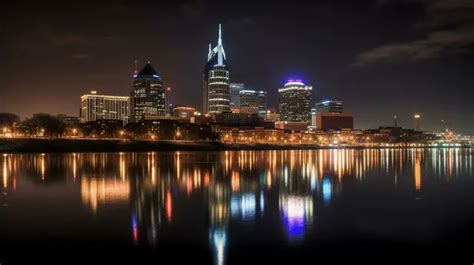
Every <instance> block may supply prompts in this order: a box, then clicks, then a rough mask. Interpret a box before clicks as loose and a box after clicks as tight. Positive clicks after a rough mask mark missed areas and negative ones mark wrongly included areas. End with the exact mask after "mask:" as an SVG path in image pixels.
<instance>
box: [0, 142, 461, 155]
mask: <svg viewBox="0 0 474 265" xmlns="http://www.w3.org/2000/svg"><path fill="white" fill-rule="evenodd" d="M450 147H453V146H449V147H430V146H423V147H410V146H397V147H387V146H374V147H367V146H319V145H310V144H292V145H290V144H285V145H283V144H282V145H277V144H228V143H222V142H214V141H139V140H137V141H129V140H109V139H108V140H101V139H97V140H95V139H94V140H88V139H0V153H73V152H78V153H84V152H153V151H163V152H165V151H238V150H249V151H250V150H304V149H307V150H319V149H383V148H403V149H404V148H450ZM458 148H470V147H469V146H460V147H458Z"/></svg>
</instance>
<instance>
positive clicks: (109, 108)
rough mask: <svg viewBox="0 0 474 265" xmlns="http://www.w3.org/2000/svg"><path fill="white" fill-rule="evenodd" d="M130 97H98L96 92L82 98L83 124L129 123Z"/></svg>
mask: <svg viewBox="0 0 474 265" xmlns="http://www.w3.org/2000/svg"><path fill="white" fill-rule="evenodd" d="M129 115H130V111H129V97H123V96H110V95H98V94H97V92H96V91H91V93H90V94H86V95H83V96H81V122H91V121H97V120H121V121H122V123H123V124H126V123H128V119H129Z"/></svg>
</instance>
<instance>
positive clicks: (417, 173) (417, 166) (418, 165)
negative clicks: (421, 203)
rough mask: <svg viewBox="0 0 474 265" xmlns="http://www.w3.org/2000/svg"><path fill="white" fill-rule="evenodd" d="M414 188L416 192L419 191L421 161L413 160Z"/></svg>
mask: <svg viewBox="0 0 474 265" xmlns="http://www.w3.org/2000/svg"><path fill="white" fill-rule="evenodd" d="M415 188H416V190H420V189H421V159H420V158H416V159H415Z"/></svg>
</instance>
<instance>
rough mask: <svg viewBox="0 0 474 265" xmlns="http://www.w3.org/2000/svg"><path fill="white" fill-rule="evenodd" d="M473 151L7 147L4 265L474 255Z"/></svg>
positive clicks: (0, 252) (0, 227) (0, 164)
mask: <svg viewBox="0 0 474 265" xmlns="http://www.w3.org/2000/svg"><path fill="white" fill-rule="evenodd" d="M473 156H474V153H473V151H472V150H471V149H462V148H459V149H456V148H452V149H448V148H447V149H361V150H353V149H338V150H295V151H223V152H163V153H161V152H149V153H67V154H2V155H1V156H0V176H1V181H0V183H1V191H2V193H1V195H0V196H1V197H0V238H1V242H0V262H1V263H2V264H14V263H19V262H21V261H24V260H26V259H27V258H30V257H31V255H36V256H35V257H37V259H38V261H41V262H62V261H64V259H63V258H62V257H61V255H58V253H62V254H64V253H65V254H67V255H68V257H69V258H68V260H71V259H72V260H81V261H91V262H92V261H103V262H105V261H125V260H127V261H139V260H144V259H147V260H148V259H154V260H155V261H156V262H155V263H160V262H159V261H175V262H178V263H182V262H193V264H197V263H203V264H243V263H263V264H264V263H268V262H272V261H285V262H298V261H299V262H303V261H304V260H307V259H308V258H309V259H313V260H314V261H318V260H323V259H324V260H327V259H331V260H336V261H338V260H339V261H350V262H353V261H354V262H355V261H361V260H364V261H375V262H376V261H384V260H385V261H386V260H393V259H395V260H397V261H406V260H409V259H416V260H420V261H424V260H425V261H428V260H430V261H433V260H438V261H439V260H448V261H449V260H452V261H463V262H467V264H472V262H473V261H474V259H473V258H474V255H473V254H471V253H474V252H473V246H474V243H473V241H474V233H473V230H474V229H473V228H474V174H473V160H474V159H473Z"/></svg>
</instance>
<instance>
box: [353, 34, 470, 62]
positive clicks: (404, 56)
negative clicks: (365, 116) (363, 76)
mask: <svg viewBox="0 0 474 265" xmlns="http://www.w3.org/2000/svg"><path fill="white" fill-rule="evenodd" d="M473 44H474V25H468V26H463V27H460V28H457V29H454V30H442V31H434V32H432V33H430V34H429V35H428V36H427V37H426V38H424V39H420V40H415V41H412V42H405V43H399V44H390V45H384V46H380V47H377V48H374V49H371V50H368V51H365V52H363V53H361V54H359V55H358V56H357V61H356V63H355V64H354V65H356V66H364V65H368V64H373V63H380V62H417V61H422V60H427V59H433V58H437V57H440V56H442V55H444V54H449V53H460V52H469V51H470V50H469V49H468V47H469V46H470V45H473Z"/></svg>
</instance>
